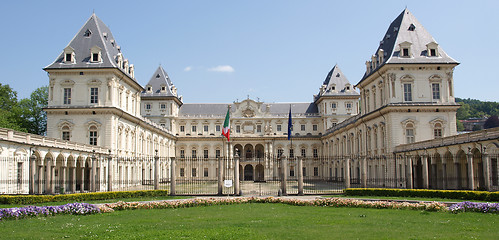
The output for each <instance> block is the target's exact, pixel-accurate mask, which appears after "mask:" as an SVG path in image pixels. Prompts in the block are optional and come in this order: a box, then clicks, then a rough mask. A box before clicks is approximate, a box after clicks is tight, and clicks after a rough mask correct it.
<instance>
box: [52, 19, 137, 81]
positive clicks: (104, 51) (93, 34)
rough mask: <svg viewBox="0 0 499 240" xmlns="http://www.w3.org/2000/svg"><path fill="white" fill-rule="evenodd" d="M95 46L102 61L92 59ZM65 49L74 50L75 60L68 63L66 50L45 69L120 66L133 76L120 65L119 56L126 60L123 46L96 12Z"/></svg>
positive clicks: (119, 67)
mask: <svg viewBox="0 0 499 240" xmlns="http://www.w3.org/2000/svg"><path fill="white" fill-rule="evenodd" d="M95 47H97V48H98V49H100V52H101V61H98V62H92V61H91V57H92V56H91V49H93V48H95ZM65 49H71V50H73V51H74V58H75V61H74V62H73V63H66V62H65V61H64V52H62V53H61V54H60V55H59V56H58V57H57V58H56V59H55V61H54V62H53V63H51V64H50V65H48V66H47V67H45V69H81V68H88V69H91V68H118V69H120V70H122V71H123V72H124V73H126V74H127V75H129V76H131V75H130V73H129V72H126V71H124V69H123V67H122V66H119V64H118V56H119V55H121V57H122V60H123V61H124V60H125V59H124V58H123V56H122V53H121V48H120V46H119V45H118V44H117V43H116V40H115V39H114V37H113V34H112V33H111V30H110V29H109V28H108V27H107V26H106V25H105V24H104V22H102V20H101V19H100V18H98V17H97V15H95V13H93V14H92V15H91V16H90V18H89V19H88V20H87V22H86V23H85V24H84V25H83V27H81V29H80V31H78V33H77V34H76V35H75V36H74V37H73V39H72V40H71V42H70V43H69V44H68V46H67V47H66V48H65ZM132 78H133V77H132Z"/></svg>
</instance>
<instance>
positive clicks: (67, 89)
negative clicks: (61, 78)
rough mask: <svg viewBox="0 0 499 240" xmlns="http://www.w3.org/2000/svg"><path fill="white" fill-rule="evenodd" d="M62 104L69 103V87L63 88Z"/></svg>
mask: <svg viewBox="0 0 499 240" xmlns="http://www.w3.org/2000/svg"><path fill="white" fill-rule="evenodd" d="M64 104H71V88H64Z"/></svg>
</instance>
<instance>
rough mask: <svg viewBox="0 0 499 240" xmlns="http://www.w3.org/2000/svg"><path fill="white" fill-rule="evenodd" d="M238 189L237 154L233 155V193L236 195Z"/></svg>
mask: <svg viewBox="0 0 499 240" xmlns="http://www.w3.org/2000/svg"><path fill="white" fill-rule="evenodd" d="M239 193H240V190H239V155H237V154H236V156H234V195H236V196H238V195H239Z"/></svg>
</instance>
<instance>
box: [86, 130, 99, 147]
mask: <svg viewBox="0 0 499 240" xmlns="http://www.w3.org/2000/svg"><path fill="white" fill-rule="evenodd" d="M88 135H89V144H90V145H97V131H90V132H89V134H88Z"/></svg>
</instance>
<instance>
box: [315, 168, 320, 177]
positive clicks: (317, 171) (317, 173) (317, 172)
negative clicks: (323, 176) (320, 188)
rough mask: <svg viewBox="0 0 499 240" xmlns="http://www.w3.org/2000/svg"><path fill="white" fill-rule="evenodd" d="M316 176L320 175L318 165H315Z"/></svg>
mask: <svg viewBox="0 0 499 240" xmlns="http://www.w3.org/2000/svg"><path fill="white" fill-rule="evenodd" d="M314 176H315V177H317V176H319V168H318V167H314Z"/></svg>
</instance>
